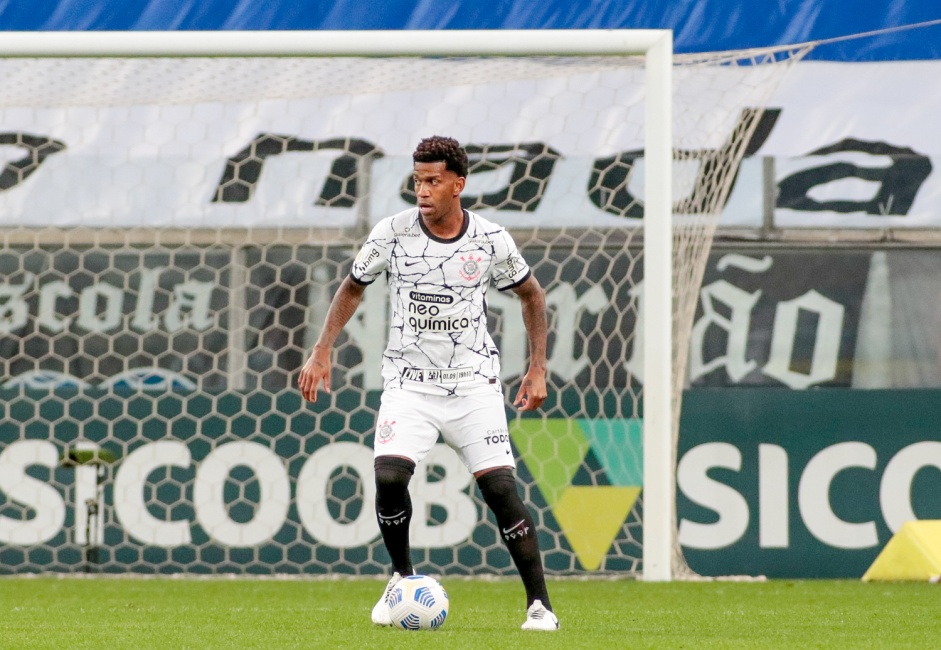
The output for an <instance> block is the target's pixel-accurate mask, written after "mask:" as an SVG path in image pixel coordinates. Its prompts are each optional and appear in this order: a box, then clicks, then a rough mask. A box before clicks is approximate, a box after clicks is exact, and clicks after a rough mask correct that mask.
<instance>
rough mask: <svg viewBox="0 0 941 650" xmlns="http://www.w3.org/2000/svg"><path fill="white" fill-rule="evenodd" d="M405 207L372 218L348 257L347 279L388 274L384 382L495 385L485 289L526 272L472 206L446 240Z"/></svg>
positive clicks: (457, 391)
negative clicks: (350, 263)
mask: <svg viewBox="0 0 941 650" xmlns="http://www.w3.org/2000/svg"><path fill="white" fill-rule="evenodd" d="M420 219H421V217H420V215H419V212H418V209H417V208H412V209H410V210H406V211H404V212H400V213H399V214H396V215H393V216H391V217H388V218H386V219H384V220H382V221H381V222H379V223H378V224H377V225H376V227H375V228H373V230H372V233H370V235H369V238H368V240H367V241H366V243H365V244H363V247H362V248H361V249H360V251H359V254H358V255H357V256H356V260H355V261H354V263H353V268H352V270H351V274H352V276H353V279H354V280H356V281H357V282H360V283H362V284H370V283H372V282H373V281H374V280H375V279H376V278H377V277H379V275H380V274H381V273H383V272H386V273H388V278H389V292H390V300H391V304H392V322H391V326H390V331H389V342H388V345H387V346H386V350H385V353H384V354H383V364H382V375H383V378H384V383H385V387H386V388H407V389H409V390H415V391H419V392H426V393H431V394H435V395H442V394H444V395H461V394H467V393H470V392H474V391H479V390H495V391H498V392H499V391H500V390H501V388H500V382H499V376H500V360H499V355H498V353H497V349H496V346H495V345H494V343H493V340H492V339H491V338H490V334H489V332H488V331H487V302H486V295H487V289H488V288H489V287H490V285H491V284H493V286H495V287H496V288H497V289H500V290H503V289H509V288H512V287H514V286H517V285H519V284H520V283H521V282H523V281H525V280H526V279H527V278H528V277H529V274H530V269H529V266H528V265H527V264H526V262H525V261H524V260H523V258H522V256H521V255H520V253H519V250H518V249H517V247H516V244H515V243H514V242H513V239H512V238H511V237H510V235H509V234H508V233H507V232H506V230H504V229H503V228H502V227H501V226H498V225H496V224H494V223H491V222H490V221H487V220H486V219H484V218H483V217H481V216H479V215H477V214H474V213H473V212H466V211H465V218H464V226H465V227H464V229H463V231H462V232H461V234H460V235H458V236H457V237H456V238H454V239H453V240H441V239H438V238H435V237H433V236H431V235H430V234H429V233H427V232H426V231H425V230H424V229H423V228H422V224H421V222H420Z"/></svg>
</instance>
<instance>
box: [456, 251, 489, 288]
mask: <svg viewBox="0 0 941 650" xmlns="http://www.w3.org/2000/svg"><path fill="white" fill-rule="evenodd" d="M482 259H483V258H482V257H477V258H476V259H475V258H474V256H473V255H468V256H467V257H466V258H465V257H464V256H463V255H461V262H463V264H461V270H460V274H461V277H462V278H464V279H465V280H467V281H468V282H470V281H471V280H476V279H477V278H479V277H480V261H481V260H482Z"/></svg>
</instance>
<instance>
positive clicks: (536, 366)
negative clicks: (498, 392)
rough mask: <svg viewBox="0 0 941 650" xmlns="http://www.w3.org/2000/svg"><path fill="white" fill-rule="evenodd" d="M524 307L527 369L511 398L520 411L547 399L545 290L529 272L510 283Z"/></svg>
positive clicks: (537, 406)
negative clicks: (522, 277) (527, 347)
mask: <svg viewBox="0 0 941 650" xmlns="http://www.w3.org/2000/svg"><path fill="white" fill-rule="evenodd" d="M513 292H514V293H515V294H516V295H517V296H519V298H520V301H521V302H522V307H523V324H524V325H525V326H526V338H527V339H528V341H529V370H527V371H526V375H525V376H524V377H523V383H522V384H521V385H520V389H519V391H518V392H517V393H516V399H514V400H513V404H514V406H520V407H521V408H520V410H521V411H533V410H535V409H537V408H539V407H540V406H542V403H543V402H544V401H546V396H547V395H548V391H547V389H546V338H547V332H548V321H547V318H546V293H545V291H543V289H542V287H541V286H540V285H539V281H538V280H536V277H535V276H533V275H530V276H529V277H528V278H527V279H526V280H525V281H524V282H523V283H521V284H520V285H518V286H516V287H513Z"/></svg>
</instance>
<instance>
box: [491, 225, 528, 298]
mask: <svg viewBox="0 0 941 650" xmlns="http://www.w3.org/2000/svg"><path fill="white" fill-rule="evenodd" d="M531 274H532V271H531V270H530V268H529V264H527V263H526V260H524V259H523V256H522V255H521V254H520V252H519V249H518V248H517V247H516V242H515V241H513V238H512V237H511V236H510V233H508V232H507V231H506V230H503V229H500V231H499V233H497V234H496V236H495V237H494V238H493V271H492V275H493V286H495V287H496V288H497V289H499V290H500V291H506V290H507V289H512V288H513V287H518V286H519V285H521V284H523V283H524V282H526V280H528V279H529V276H530V275H531Z"/></svg>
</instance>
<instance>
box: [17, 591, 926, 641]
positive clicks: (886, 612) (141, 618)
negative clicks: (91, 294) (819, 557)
mask: <svg viewBox="0 0 941 650" xmlns="http://www.w3.org/2000/svg"><path fill="white" fill-rule="evenodd" d="M442 582H443V584H444V585H445V587H446V589H447V590H448V593H449V594H450V597H451V612H450V615H449V617H448V620H447V622H446V624H445V625H444V627H443V628H442V629H440V630H438V631H435V632H405V631H400V630H394V629H390V628H375V627H373V625H372V624H371V623H370V621H369V613H370V610H371V608H372V605H373V604H374V603H375V601H376V599H377V598H378V596H379V594H380V593H381V592H382V589H383V587H384V582H379V581H377V580H342V579H338V580H285V581H279V580H252V579H232V580H227V579H208V580H195V579H193V580H190V579H133V578H129V579H124V578H116V579H110V578H92V579H74V578H65V579H62V578H55V577H41V578H17V577H7V578H0V647H2V648H11V649H16V648H24V649H26V648H28V649H30V650H33V649H40V648H55V649H56V650H59V649H62V648H96V649H102V648H105V649H111V648H130V649H133V650H145V649H148V648H159V649H161V650H165V649H168V648H198V649H200V650H203V649H208V648H225V649H226V650H231V649H234V648H272V649H286V648H383V649H385V648H473V649H474V650H482V649H486V648H514V649H515V648H540V649H542V650H545V649H549V648H594V649H599V648H808V647H816V648H827V649H828V650H832V649H835V648H888V647H892V648H902V647H907V648H930V647H936V646H937V645H938V640H937V636H938V630H937V623H938V620H939V615H938V611H939V607H938V600H939V598H941V592H939V590H941V585H932V584H928V583H925V584H892V583H869V584H864V583H861V582H855V581H853V582H851V581H783V580H782V581H769V582H759V583H731V582H675V583H659V584H654V583H643V582H635V581H614V580H595V581H580V580H553V581H552V582H550V590H551V592H550V593H551V594H552V598H553V604H554V607H555V610H556V611H557V612H558V614H559V617H560V619H561V621H562V629H561V630H559V631H558V632H554V633H545V632H543V633H537V632H522V631H521V630H520V629H519V626H520V624H521V623H522V621H523V617H524V614H523V605H524V603H523V599H524V598H523V593H522V587H521V585H520V584H519V582H518V581H517V580H510V579H501V580H466V579H460V578H451V579H449V578H444V579H443V580H442Z"/></svg>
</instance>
